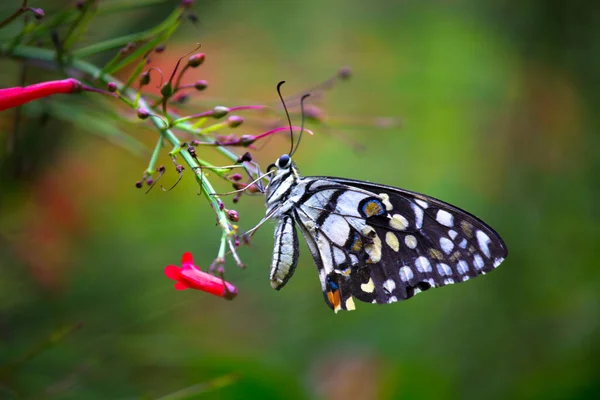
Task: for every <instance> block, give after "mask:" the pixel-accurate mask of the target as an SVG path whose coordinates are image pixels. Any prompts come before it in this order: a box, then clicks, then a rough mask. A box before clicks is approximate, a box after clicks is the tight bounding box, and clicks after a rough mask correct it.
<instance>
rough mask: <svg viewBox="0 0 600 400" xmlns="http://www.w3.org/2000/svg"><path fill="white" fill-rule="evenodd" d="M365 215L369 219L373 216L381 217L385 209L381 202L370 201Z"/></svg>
mask: <svg viewBox="0 0 600 400" xmlns="http://www.w3.org/2000/svg"><path fill="white" fill-rule="evenodd" d="M364 211H365V214H366V215H367V217H372V216H373V215H381V214H383V208H381V204H379V202H377V201H374V200H372V201H369V202H368V203H367V204H366V205H365V209H364Z"/></svg>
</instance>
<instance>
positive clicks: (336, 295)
mask: <svg viewBox="0 0 600 400" xmlns="http://www.w3.org/2000/svg"><path fill="white" fill-rule="evenodd" d="M327 299H329V302H330V303H331V305H332V306H333V311H335V312H338V310H340V309H341V304H342V299H341V298H340V291H339V290H332V291H329V292H327Z"/></svg>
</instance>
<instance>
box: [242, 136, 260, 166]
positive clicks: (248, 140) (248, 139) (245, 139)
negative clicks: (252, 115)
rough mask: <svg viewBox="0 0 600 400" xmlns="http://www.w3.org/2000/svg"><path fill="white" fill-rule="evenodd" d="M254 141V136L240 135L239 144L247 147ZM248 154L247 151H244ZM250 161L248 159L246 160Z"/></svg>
mask: <svg viewBox="0 0 600 400" xmlns="http://www.w3.org/2000/svg"><path fill="white" fill-rule="evenodd" d="M255 141H256V136H252V135H242V136H240V146H244V147H248V146H250V145H251V144H252V143H254V142H255ZM246 154H248V153H246ZM248 161H250V160H248Z"/></svg>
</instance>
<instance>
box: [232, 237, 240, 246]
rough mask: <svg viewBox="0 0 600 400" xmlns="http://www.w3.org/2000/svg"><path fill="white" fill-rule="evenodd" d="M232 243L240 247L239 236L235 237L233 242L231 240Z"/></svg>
mask: <svg viewBox="0 0 600 400" xmlns="http://www.w3.org/2000/svg"><path fill="white" fill-rule="evenodd" d="M233 244H234V245H235V247H240V238H239V237H236V238H235V242H233Z"/></svg>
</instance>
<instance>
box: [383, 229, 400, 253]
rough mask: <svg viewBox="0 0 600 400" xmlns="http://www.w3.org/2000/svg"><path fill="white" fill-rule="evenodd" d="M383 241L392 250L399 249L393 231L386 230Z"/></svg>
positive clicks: (398, 243)
mask: <svg viewBox="0 0 600 400" xmlns="http://www.w3.org/2000/svg"><path fill="white" fill-rule="evenodd" d="M385 242H386V243H387V245H388V246H390V247H391V249H392V250H394V251H398V250H400V242H399V241H398V237H397V236H396V235H395V234H394V233H393V232H389V231H388V232H387V233H386V234H385Z"/></svg>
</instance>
